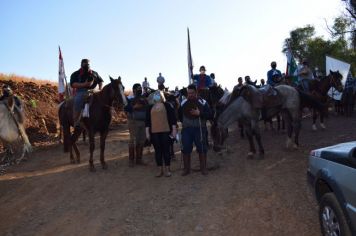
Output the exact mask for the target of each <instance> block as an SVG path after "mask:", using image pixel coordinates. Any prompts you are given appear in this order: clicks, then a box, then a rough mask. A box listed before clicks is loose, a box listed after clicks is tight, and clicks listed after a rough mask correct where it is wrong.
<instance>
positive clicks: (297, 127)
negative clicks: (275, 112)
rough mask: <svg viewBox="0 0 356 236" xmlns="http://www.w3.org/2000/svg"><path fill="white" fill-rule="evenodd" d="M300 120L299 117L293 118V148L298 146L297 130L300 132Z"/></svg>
mask: <svg viewBox="0 0 356 236" xmlns="http://www.w3.org/2000/svg"><path fill="white" fill-rule="evenodd" d="M300 127H301V122H300V120H299V119H296V120H295V119H293V130H294V135H295V136H294V146H293V148H294V149H298V147H299V132H300Z"/></svg>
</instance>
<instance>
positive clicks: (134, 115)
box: [124, 83, 148, 167]
mask: <svg viewBox="0 0 356 236" xmlns="http://www.w3.org/2000/svg"><path fill="white" fill-rule="evenodd" d="M132 92H133V95H132V96H129V97H128V98H127V102H128V103H127V105H126V106H125V108H124V110H125V112H126V115H127V124H128V127H129V133H130V140H129V166H130V167H133V166H134V164H135V157H136V164H137V165H144V164H145V163H143V161H142V154H143V146H144V144H145V141H146V135H145V120H146V110H147V108H148V102H147V100H146V98H145V97H144V96H143V95H142V87H141V85H140V84H138V83H137V84H134V85H133V86H132ZM135 154H136V155H135Z"/></svg>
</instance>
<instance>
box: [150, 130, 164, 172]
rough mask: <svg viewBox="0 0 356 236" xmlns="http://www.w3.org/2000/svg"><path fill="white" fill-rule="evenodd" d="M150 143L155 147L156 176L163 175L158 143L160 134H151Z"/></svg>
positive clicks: (160, 151) (161, 155) (161, 157)
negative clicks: (157, 170) (157, 169)
mask: <svg viewBox="0 0 356 236" xmlns="http://www.w3.org/2000/svg"><path fill="white" fill-rule="evenodd" d="M151 143H152V145H153V148H154V149H155V158H156V164H157V166H158V168H159V172H158V174H157V175H156V177H161V176H162V175H163V153H162V147H161V143H160V134H156V133H153V134H151Z"/></svg>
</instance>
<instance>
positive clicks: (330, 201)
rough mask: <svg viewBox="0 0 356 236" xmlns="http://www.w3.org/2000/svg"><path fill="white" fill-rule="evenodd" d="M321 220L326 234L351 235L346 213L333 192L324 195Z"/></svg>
mask: <svg viewBox="0 0 356 236" xmlns="http://www.w3.org/2000/svg"><path fill="white" fill-rule="evenodd" d="M319 221H320V227H321V232H322V234H323V235H324V236H351V230H350V228H349V226H348V224H347V221H346V218H345V216H344V213H343V211H342V209H341V207H340V204H339V202H338V201H337V199H336V196H335V194H333V193H326V194H324V195H323V196H322V198H321V201H320V208H319Z"/></svg>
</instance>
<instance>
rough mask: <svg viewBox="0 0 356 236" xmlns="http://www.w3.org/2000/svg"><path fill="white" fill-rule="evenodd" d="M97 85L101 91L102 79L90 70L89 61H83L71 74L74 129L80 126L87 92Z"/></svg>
mask: <svg viewBox="0 0 356 236" xmlns="http://www.w3.org/2000/svg"><path fill="white" fill-rule="evenodd" d="M98 85H99V90H101V88H102V86H103V79H102V78H101V77H100V76H99V74H98V73H97V72H96V71H93V70H91V69H90V61H89V59H83V60H82V61H81V67H80V69H79V70H77V71H75V72H73V74H72V75H71V76H70V86H71V87H72V88H73V89H75V90H76V93H75V95H74V103H73V120H74V123H75V125H74V126H75V127H78V126H80V114H81V112H82V109H83V107H84V100H85V97H86V96H88V91H89V90H91V89H95V87H96V86H98Z"/></svg>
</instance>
